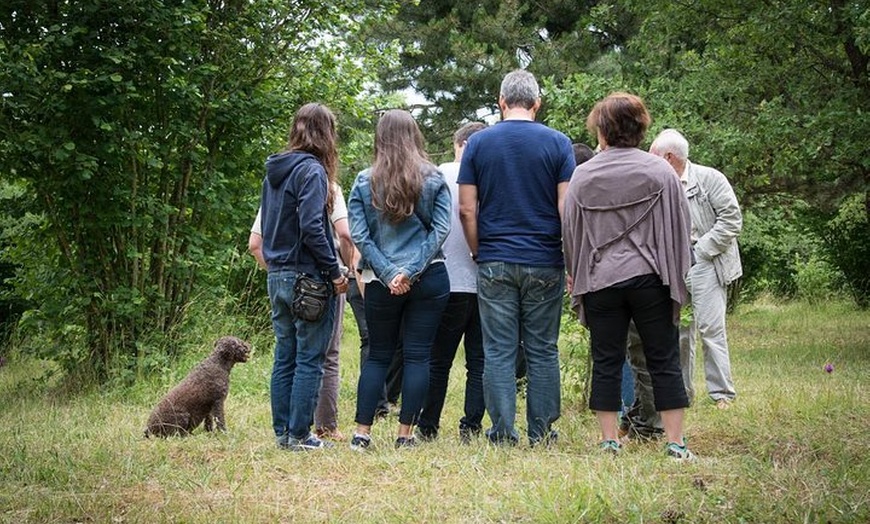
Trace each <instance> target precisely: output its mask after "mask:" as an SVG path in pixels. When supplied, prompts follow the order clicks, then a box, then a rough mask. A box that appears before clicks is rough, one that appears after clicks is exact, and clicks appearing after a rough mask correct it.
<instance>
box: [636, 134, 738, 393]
mask: <svg viewBox="0 0 870 524" xmlns="http://www.w3.org/2000/svg"><path fill="white" fill-rule="evenodd" d="M650 153H652V154H654V155H658V156H660V157H662V158H664V159H665V160H667V161H668V163H669V164H671V166H672V167H673V168H674V171H676V173H677V174H678V175H679V177H680V181H681V182H682V183H683V188H684V189H685V190H686V197H687V198H688V200H689V212H690V215H691V219H692V244H693V246H694V248H693V249H694V256H695V264H694V265H693V266H692V269H691V270H690V271H689V274H688V276H687V277H686V283H687V284H688V286H689V292H690V293H691V295H692V312H693V317H694V320H693V325H691V326H689V329H688V330H685V331H686V333H685V334H684V335H683V336H682V337H681V338H682V340H681V346H685V347H684V348H682V351H681V352H682V353H683V354H684V358H683V366H684V368H685V369H684V370H683V380H684V382H685V383H686V387H687V389H688V390H689V396H690V398H691V397H692V396H693V394H694V391H693V388H692V380H691V377H692V370H693V369H694V364H695V329H694V328H695V327H697V331H698V333H700V336H701V344H702V348H703V350H704V374H705V376H706V380H707V393H708V394H709V395H710V397H711V398H712V399H713V401H715V402H716V405H717V407H719V408H721V409H727V408H728V407H729V406H730V403H731V401H732V400H734V397H735V396H736V395H737V393H736V391H735V389H734V382H733V381H732V379H731V362H730V357H729V354H728V338H727V336H726V333H725V309H726V306H727V296H728V295H727V287H728V284H730V283H731V282H733V281H734V280H736V279H738V278H740V276H741V275H743V268H742V266H741V264H740V251H739V250H738V248H737V236H738V235H739V234H740V231H741V230H742V228H743V215H742V214H741V213H740V205H739V204H738V203H737V197H736V195H735V194H734V190H733V189H732V188H731V184H730V183H729V182H728V179H727V178H725V175H723V174H722V173H721V172H719V171H717V170H715V169H713V168H710V167H705V166H701V165H698V164H693V163H692V162H690V161H689V143H688V141H687V140H686V139H685V138H684V137H683V135H681V134H680V133H679V132H678V131H676V130H674V129H665V130H664V131H662V132H661V133H660V134H659V135H658V136H657V137H656V139H655V140H654V141H653V143H652V145H651V146H650Z"/></svg>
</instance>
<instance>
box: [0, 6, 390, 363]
mask: <svg viewBox="0 0 870 524" xmlns="http://www.w3.org/2000/svg"><path fill="white" fill-rule="evenodd" d="M297 4H298V3H297V2H283V1H277V0H276V1H268V0H267V1H257V2H236V1H232V2H219V1H205V0H201V1H193V2H186V1H172V2H159V1H154V0H131V1H129V2H121V3H119V2H105V1H101V0H84V1H75V2H73V1H57V0H56V1H30V0H28V1H10V2H5V3H4V5H3V7H2V9H0V28H2V41H0V86H2V90H3V98H2V104H0V112H2V116H0V158H2V169H0V174H2V176H3V177H4V179H6V180H9V181H12V182H14V183H15V184H17V185H20V186H23V187H25V188H26V190H27V191H28V193H29V194H30V195H32V201H31V205H32V209H30V211H31V212H33V213H35V214H36V215H38V217H39V220H38V221H37V223H36V224H35V225H34V227H31V228H30V229H29V230H25V231H19V233H20V234H19V235H16V236H15V237H11V236H10V235H5V239H4V242H5V243H6V244H7V246H6V247H5V249H4V257H6V258H7V259H10V261H11V262H14V263H17V264H18V267H19V269H20V270H19V272H18V274H17V276H16V279H15V281H16V283H17V285H18V289H19V290H20V292H21V293H22V294H24V293H26V295H27V297H28V298H30V299H32V300H33V302H34V304H35V306H36V308H35V309H34V310H33V312H32V313H31V315H30V316H29V318H28V319H29V321H31V323H38V324H40V325H41V326H42V327H43V328H45V329H48V330H49V331H51V332H52V335H51V336H49V337H47V340H50V341H53V343H54V344H56V345H55V346H53V347H49V348H47V352H49V353H50V354H52V355H53V356H55V357H56V358H59V360H61V361H62V362H64V363H66V365H67V366H68V367H71V368H73V367H78V366H79V363H84V364H85V366H84V367H85V368H90V369H91V370H92V371H96V372H97V375H98V376H104V375H105V372H106V369H107V366H109V365H110V361H111V360H112V359H113V357H115V356H118V357H121V358H122V359H133V358H138V357H141V352H142V351H145V352H147V348H142V347H141V346H142V340H143V339H144V338H145V336H146V335H153V334H154V333H163V334H167V333H170V332H171V330H172V329H173V328H174V327H175V326H177V325H178V323H179V321H180V320H181V318H182V317H183V314H184V311H185V307H186V306H187V304H188V303H189V301H190V300H191V298H192V297H193V296H194V295H195V293H197V290H198V288H197V285H202V284H207V283H208V281H209V280H210V279H211V280H215V279H217V280H218V281H220V275H219V274H218V273H217V272H216V271H215V269H216V268H221V267H222V266H223V264H224V262H225V260H226V257H227V256H228V252H234V251H235V246H238V247H239V248H242V247H243V246H244V241H245V240H246V238H247V234H246V231H247V229H248V228H249V226H250V222H251V220H252V217H253V216H254V213H255V210H256V200H257V198H256V195H257V193H258V187H259V181H260V179H261V176H262V174H261V170H262V168H261V166H262V161H263V158H264V156H265V155H266V154H267V153H269V152H271V151H274V150H276V149H277V148H279V147H281V141H282V140H283V139H282V138H281V136H282V135H284V134H285V133H286V129H287V128H288V127H289V119H290V116H292V113H293V111H294V110H295V108H296V107H298V106H299V105H300V104H301V103H302V102H305V101H308V100H329V101H330V103H331V104H334V105H335V106H336V109H337V110H344V111H347V112H349V113H351V114H353V112H354V111H358V110H359V109H358V108H357V107H356V105H357V102H356V100H355V97H356V96H357V95H358V94H359V93H361V92H362V90H363V87H362V85H363V83H364V81H365V79H366V75H365V74H364V72H363V71H362V69H361V68H362V66H363V63H362V60H363V59H365V53H364V52H362V51H356V50H351V49H348V48H347V46H346V45H344V44H340V43H339V42H337V41H336V42H334V43H333V44H332V45H328V46H327V45H325V42H326V41H328V40H329V39H330V38H331V36H330V35H335V34H341V33H343V32H345V31H353V30H355V28H356V27H357V26H358V25H360V24H361V23H363V22H364V18H363V17H361V16H358V17H349V16H345V15H344V14H343V13H353V12H357V11H362V8H363V7H364V6H365V7H375V4H374V3H371V2H368V3H363V2H355V1H353V0H349V1H346V2H305V3H304V5H297ZM365 4H367V5H365ZM374 14H377V12H374ZM276 138H277V139H278V140H276ZM71 337H72V340H71ZM82 348H84V349H82Z"/></svg>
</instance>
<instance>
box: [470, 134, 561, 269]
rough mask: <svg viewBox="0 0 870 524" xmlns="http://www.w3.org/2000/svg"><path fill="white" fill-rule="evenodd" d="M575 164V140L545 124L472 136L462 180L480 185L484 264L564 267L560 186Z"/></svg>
mask: <svg viewBox="0 0 870 524" xmlns="http://www.w3.org/2000/svg"><path fill="white" fill-rule="evenodd" d="M575 167H576V165H575V163H574V151H573V150H572V149H571V140H569V139H568V137H567V136H565V135H564V134H562V133H560V132H558V131H556V130H554V129H550V128H549V127H547V126H545V125H543V124H541V123H539V122H533V121H529V120H504V121H501V122H499V123H498V124H496V125H494V126H491V127H489V128H487V129H484V130H482V131H478V132H477V133H474V134H473V135H471V138H469V140H468V145H467V146H466V148H465V151H464V152H463V154H462V162H461V164H460V168H459V179H458V182H459V184H471V185H475V186H477V199H478V216H477V234H478V244H479V246H478V253H477V254H478V262H481V263H482V262H495V261H500V262H509V263H513V264H523V265H529V266H538V267H564V259H563V257H562V222H561V219H560V217H559V207H558V203H559V194H558V184H559V183H560V182H568V181H570V180H571V174H572V173H573V172H574V168H575Z"/></svg>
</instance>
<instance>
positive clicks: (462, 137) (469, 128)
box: [453, 122, 486, 144]
mask: <svg viewBox="0 0 870 524" xmlns="http://www.w3.org/2000/svg"><path fill="white" fill-rule="evenodd" d="M482 129H486V124H484V123H483V122H469V123H467V124H465V125H464V126H462V127H460V128H459V129H457V130H456V132H455V133H453V143H454V144H461V143H463V142H465V141H466V140H468V137H470V136H471V135H473V134H474V133H477V132H478V131H480V130H482Z"/></svg>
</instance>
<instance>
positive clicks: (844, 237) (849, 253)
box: [823, 191, 870, 307]
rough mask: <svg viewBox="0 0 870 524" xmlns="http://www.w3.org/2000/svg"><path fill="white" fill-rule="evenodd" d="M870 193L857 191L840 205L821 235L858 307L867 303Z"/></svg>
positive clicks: (869, 290)
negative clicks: (869, 209)
mask: <svg viewBox="0 0 870 524" xmlns="http://www.w3.org/2000/svg"><path fill="white" fill-rule="evenodd" d="M868 208H870V193H868V192H866V191H865V192H863V193H856V194H854V195H852V196H850V197H849V198H847V199H846V200H845V201H844V202H843V204H842V205H841V206H840V209H839V210H838V212H837V214H836V216H835V217H834V218H833V219H831V221H830V222H828V223H827V226H826V228H825V230H824V233H823V236H824V239H825V244H824V245H825V249H826V252H827V254H828V256H829V257H830V259H831V261H832V262H833V263H834V264H835V265H836V266H837V267H838V268H839V269H840V271H842V272H843V275H844V277H845V280H846V285H847V287H848V289H849V290H850V291H851V293H852V296H853V297H854V299H855V301H856V302H857V303H858V305H860V306H861V307H868V306H870V276H868V272H867V261H868V260H870V220H868V217H867V215H868Z"/></svg>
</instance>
